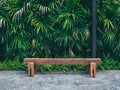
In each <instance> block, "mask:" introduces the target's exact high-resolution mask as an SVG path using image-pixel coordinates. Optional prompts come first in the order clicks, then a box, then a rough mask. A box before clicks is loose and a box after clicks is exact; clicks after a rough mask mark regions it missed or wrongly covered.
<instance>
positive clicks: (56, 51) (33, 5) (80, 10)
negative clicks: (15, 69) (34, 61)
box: [0, 0, 120, 59]
mask: <svg viewBox="0 0 120 90" xmlns="http://www.w3.org/2000/svg"><path fill="white" fill-rule="evenodd" d="M91 10H92V0H0V58H19V59H21V58H24V57H91V56H92V55H91V46H92V43H91V42H92V33H91V30H92V28H91V24H92V11H91ZM97 22H98V23H97V57H102V56H103V55H106V56H110V57H113V58H115V59H119V58H120V0H102V1H101V0H98V1H97Z"/></svg>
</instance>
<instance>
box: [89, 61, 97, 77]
mask: <svg viewBox="0 0 120 90" xmlns="http://www.w3.org/2000/svg"><path fill="white" fill-rule="evenodd" d="M90 77H94V78H95V77H96V63H94V62H91V63H90Z"/></svg>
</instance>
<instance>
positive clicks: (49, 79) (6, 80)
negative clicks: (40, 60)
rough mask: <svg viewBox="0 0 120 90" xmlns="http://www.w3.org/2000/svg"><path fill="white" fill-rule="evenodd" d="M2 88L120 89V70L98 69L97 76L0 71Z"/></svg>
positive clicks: (11, 89)
mask: <svg viewBox="0 0 120 90" xmlns="http://www.w3.org/2000/svg"><path fill="white" fill-rule="evenodd" d="M0 90H120V70H113V71H112V70H110V71H97V78H90V77H89V74H88V73H86V72H79V73H74V72H67V73H60V72H59V73H57V72H52V73H42V74H40V73H37V74H36V75H35V77H28V76H27V72H26V71H0Z"/></svg>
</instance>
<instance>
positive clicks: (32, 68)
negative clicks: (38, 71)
mask: <svg viewBox="0 0 120 90" xmlns="http://www.w3.org/2000/svg"><path fill="white" fill-rule="evenodd" d="M34 74H35V66H34V63H33V62H29V63H28V76H32V77H34Z"/></svg>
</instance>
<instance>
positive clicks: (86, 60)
mask: <svg viewBox="0 0 120 90" xmlns="http://www.w3.org/2000/svg"><path fill="white" fill-rule="evenodd" d="M29 62H34V64H72V65H77V64H85V65H87V64H90V62H94V63H96V64H100V63H101V59H100V58H25V59H24V64H28V63H29Z"/></svg>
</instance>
